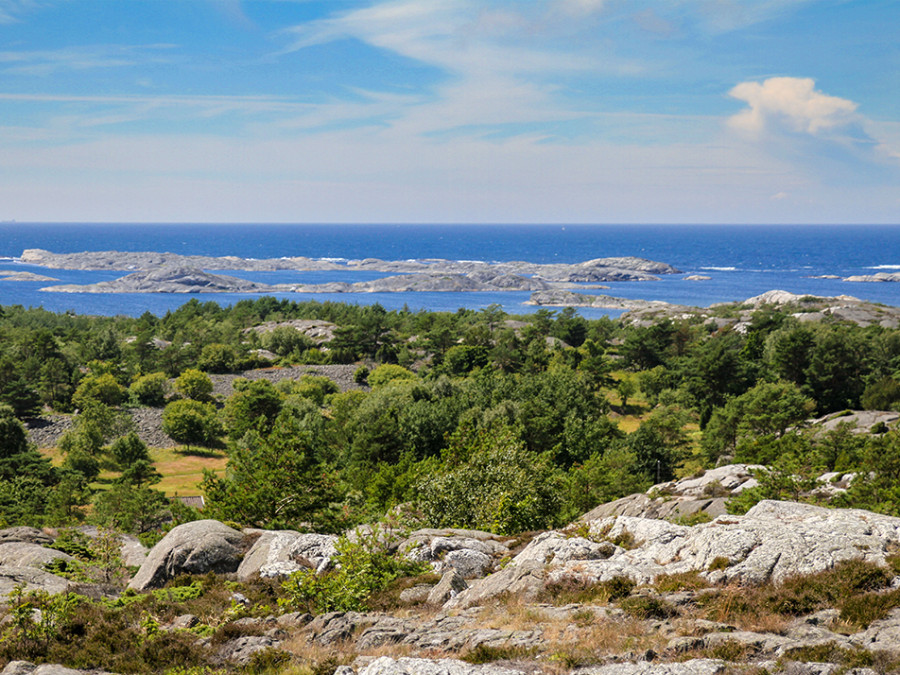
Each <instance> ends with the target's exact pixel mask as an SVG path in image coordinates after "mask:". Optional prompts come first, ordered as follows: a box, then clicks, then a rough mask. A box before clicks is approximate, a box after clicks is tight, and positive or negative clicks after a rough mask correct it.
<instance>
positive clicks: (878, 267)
mask: <svg viewBox="0 0 900 675" xmlns="http://www.w3.org/2000/svg"><path fill="white" fill-rule="evenodd" d="M865 269H867V270H900V265H869V266H868V267H866V268H865Z"/></svg>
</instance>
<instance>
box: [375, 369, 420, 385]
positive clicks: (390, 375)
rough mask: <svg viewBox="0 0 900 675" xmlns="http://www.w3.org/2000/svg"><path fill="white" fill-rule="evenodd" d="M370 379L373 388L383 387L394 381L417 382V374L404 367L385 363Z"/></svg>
mask: <svg viewBox="0 0 900 675" xmlns="http://www.w3.org/2000/svg"><path fill="white" fill-rule="evenodd" d="M368 379H369V384H370V385H371V386H372V387H381V386H383V385H385V384H387V383H388V382H391V381H393V380H415V379H416V374H415V373H414V372H412V371H411V370H407V369H406V368H404V367H403V366H398V365H395V364H393V363H385V364H383V365H380V366H378V367H377V368H376V369H375V370H373V371H372V372H371V373H370V374H369V378H368Z"/></svg>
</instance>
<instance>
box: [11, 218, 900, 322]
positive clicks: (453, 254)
mask: <svg viewBox="0 0 900 675" xmlns="http://www.w3.org/2000/svg"><path fill="white" fill-rule="evenodd" d="M27 248H43V249H47V250H50V251H53V252H56V253H76V252H80V251H106V250H119V251H160V252H163V251H166V252H172V253H181V254H194V255H206V256H225V255H236V256H240V257H244V258H278V257H282V256H308V257H311V258H323V259H324V258H328V259H361V258H381V259H383V260H407V259H415V258H446V259H451V260H485V261H510V260H526V261H530V262H539V263H550V262H569V263H572V262H582V261H585V260H590V259H593V258H600V257H607V256H639V257H643V258H649V259H652V260H659V261H663V262H667V263H670V264H671V265H674V266H675V267H677V268H679V269H680V270H682V271H683V272H684V273H683V274H678V275H671V276H664V277H662V278H661V279H660V280H659V281H646V282H619V283H609V284H606V285H607V286H609V289H608V290H587V289H586V290H585V291H584V292H590V293H604V294H607V295H613V296H617V297H623V298H642V299H646V300H664V301H668V302H673V303H679V304H686V305H696V306H702V307H705V306H708V305H710V304H712V303H716V302H732V301H738V300H744V299H746V298H748V297H751V296H754V295H758V294H760V293H763V292H765V291H768V290H772V289H782V290H787V291H791V292H794V293H808V294H813V295H841V294H844V295H852V296H855V297H858V298H862V299H865V300H870V301H873V302H880V303H884V304H889V305H900V284H898V283H852V282H844V281H840V280H833V279H815V278H812V277H815V276H818V275H823V274H835V275H839V276H841V277H846V276H850V275H856V274H871V273H874V272H877V271H887V272H890V271H900V225H898V226H884V225H877V226H876V225H872V226H869V225H853V226H844V225H840V226H838V225H833V226H811V225H810V226H796V225H795V226H784V225H778V226H775V225H766V226H760V225H753V226H749V225H748V226H733V225H729V226H715V225H597V226H590V225H202V224H185V225H159V224H144V225H135V224H122V225H115V224H104V225H89V224H39V223H2V224H0V272H2V271H31V272H35V273H39V274H44V275H47V276H51V277H55V278H57V279H59V282H13V281H2V280H0V305H24V306H26V307H28V306H31V307H38V306H42V307H44V308H46V309H48V310H51V311H57V312H63V311H68V310H72V311H74V312H77V313H83V314H100V315H116V314H126V315H131V316H138V315H140V314H142V313H144V312H145V311H149V312H151V313H153V314H156V315H162V314H164V313H165V312H166V311H168V310H171V309H175V308H177V307H179V306H180V305H181V304H183V303H185V302H187V301H188V300H190V299H192V298H198V299H199V300H201V301H207V300H212V301H214V302H217V303H219V304H222V305H229V304H232V303H234V302H237V301H238V300H241V299H245V298H252V297H257V296H255V295H252V294H240V295H238V294H222V293H212V294H191V295H185V294H171V295H167V294H110V295H102V294H87V293H85V294H81V293H77V294H70V293H48V292H46V291H41V290H40V288H42V287H44V286H47V285H52V283H79V284H87V283H95V282H97V281H103V280H108V279H114V278H117V277H119V276H122V275H123V274H125V272H121V273H120V272H86V271H70V270H47V269H45V268H40V267H33V266H29V265H24V264H22V263H20V262H18V261H17V260H16V259H17V258H18V256H20V255H21V253H22V251H23V250H24V249H27ZM233 274H234V275H235V276H240V277H243V278H246V279H252V280H255V281H261V282H264V283H290V282H304V283H319V282H324V281H335V280H346V281H362V280H367V279H373V278H377V277H380V276H386V274H381V273H358V272H268V273H266V272H258V273H250V272H234V273H233ZM692 274H701V275H704V276H709V277H711V279H710V280H709V281H699V282H693V281H686V280H685V279H684V277H685V276H688V275H692ZM277 295H278V297H285V298H290V299H296V300H308V299H315V300H321V301H328V300H331V301H339V302H350V303H359V304H372V303H376V302H377V303H380V304H381V305H382V306H384V307H385V308H387V309H400V308H403V307H407V308H409V309H411V310H413V311H415V310H419V309H426V310H436V311H456V310H457V309H459V308H461V307H465V308H472V309H482V308H484V307H487V306H488V305H491V304H494V303H496V304H499V305H501V306H502V307H503V308H504V309H505V310H506V311H507V312H509V313H514V314H524V313H528V312H532V311H534V310H535V308H534V307H530V306H528V305H525V304H523V303H524V302H525V301H526V300H527V299H528V296H529V293H525V292H522V293H519V292H512V293H363V294H288V293H284V294H277ZM579 312H580V313H581V314H582V315H584V316H587V317H589V318H595V317H598V316H602V315H604V314H609V315H612V316H616V315H618V314H620V312H616V311H605V310H596V309H590V310H579Z"/></svg>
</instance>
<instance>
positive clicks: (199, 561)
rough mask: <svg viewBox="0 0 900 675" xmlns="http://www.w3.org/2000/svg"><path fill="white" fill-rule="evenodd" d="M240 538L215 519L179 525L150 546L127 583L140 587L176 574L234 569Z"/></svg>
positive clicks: (239, 555)
mask: <svg viewBox="0 0 900 675" xmlns="http://www.w3.org/2000/svg"><path fill="white" fill-rule="evenodd" d="M243 541H244V535H243V534H242V533H240V532H238V531H237V530H233V529H231V528H230V527H228V526H227V525H223V524H222V523H220V522H219V521H217V520H197V521H194V522H191V523H185V524H184V525H179V526H178V527H176V528H174V529H173V530H172V531H171V532H169V533H168V534H167V535H166V536H165V537H163V539H162V541H160V542H159V543H158V544H157V545H156V546H154V547H153V548H152V549H151V550H150V553H149V554H148V556H147V561H146V562H145V563H144V564H143V565H141V568H140V569H139V570H138V572H137V574H135V576H134V578H133V579H132V580H131V581H130V582H129V584H128V587H129V588H132V589H134V590H137V591H143V590H147V589H150V588H157V587H160V586H162V585H164V584H165V583H166V581H168V580H169V579H172V578H174V577H175V576H177V575H179V574H205V573H207V572H219V573H227V572H235V571H237V569H238V566H239V565H240V562H241V558H242V556H243V551H242V550H241V545H242V544H243Z"/></svg>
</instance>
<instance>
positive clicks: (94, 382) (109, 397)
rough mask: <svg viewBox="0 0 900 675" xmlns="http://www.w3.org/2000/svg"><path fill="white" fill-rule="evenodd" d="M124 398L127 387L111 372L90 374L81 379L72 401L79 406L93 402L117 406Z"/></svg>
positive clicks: (85, 405) (83, 406) (84, 406)
mask: <svg viewBox="0 0 900 675" xmlns="http://www.w3.org/2000/svg"><path fill="white" fill-rule="evenodd" d="M124 400H125V387H123V386H122V385H121V384H119V383H118V382H117V381H116V378H115V377H113V376H112V375H111V374H109V373H103V374H102V375H89V376H88V377H86V378H84V379H83V380H82V381H81V384H79V385H78V388H77V389H76V390H75V393H74V394H72V403H73V404H75V407H77V408H86V407H87V406H89V405H90V403H92V402H99V403H103V404H104V405H109V406H117V405H119V404H120V403H122V401H124Z"/></svg>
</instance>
